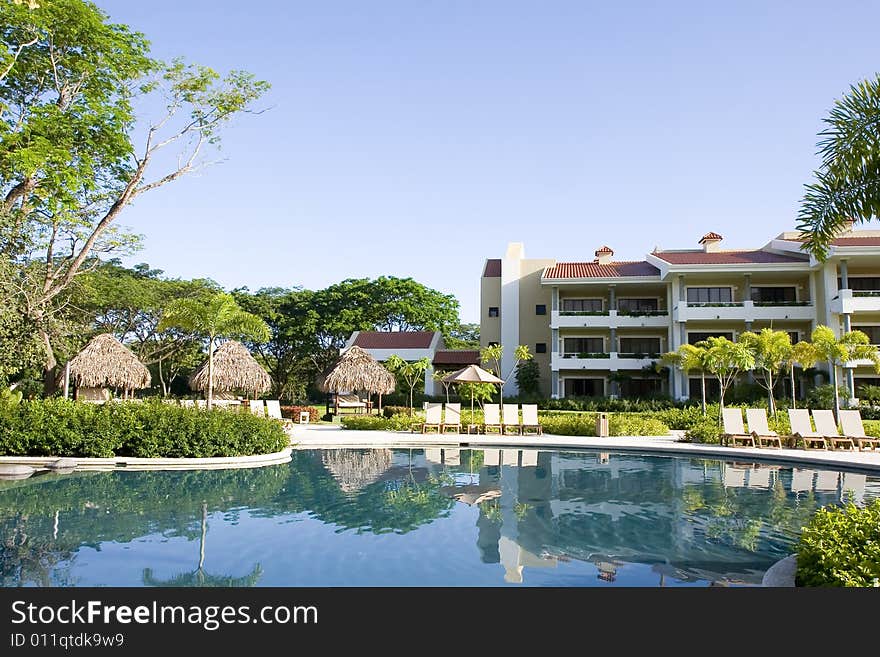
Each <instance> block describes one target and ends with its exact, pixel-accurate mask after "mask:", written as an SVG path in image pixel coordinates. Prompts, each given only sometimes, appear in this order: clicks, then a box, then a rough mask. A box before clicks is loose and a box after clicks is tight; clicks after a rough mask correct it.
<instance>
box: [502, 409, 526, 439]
mask: <svg viewBox="0 0 880 657" xmlns="http://www.w3.org/2000/svg"><path fill="white" fill-rule="evenodd" d="M501 424H502V425H503V427H504V435H507V434H509V433H510V432H511V430H513V432H514V434H515V435H517V436H519V435H521V434H522V425H521V424H520V423H519V404H504V409H503V417H502V420H501Z"/></svg>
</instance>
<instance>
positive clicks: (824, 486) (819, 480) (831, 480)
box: [816, 470, 840, 493]
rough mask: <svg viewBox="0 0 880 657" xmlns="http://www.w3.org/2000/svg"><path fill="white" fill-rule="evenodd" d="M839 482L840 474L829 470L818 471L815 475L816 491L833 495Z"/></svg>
mask: <svg viewBox="0 0 880 657" xmlns="http://www.w3.org/2000/svg"><path fill="white" fill-rule="evenodd" d="M839 482H840V473H839V472H832V471H831V470H819V472H817V473H816V490H817V491H826V492H829V493H833V492H836V491H837V486H838V484H839Z"/></svg>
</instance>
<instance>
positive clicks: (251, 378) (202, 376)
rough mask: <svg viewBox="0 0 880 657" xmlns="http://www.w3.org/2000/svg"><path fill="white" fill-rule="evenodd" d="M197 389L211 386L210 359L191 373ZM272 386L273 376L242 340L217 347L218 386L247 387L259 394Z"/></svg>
mask: <svg viewBox="0 0 880 657" xmlns="http://www.w3.org/2000/svg"><path fill="white" fill-rule="evenodd" d="M189 387H190V388H192V389H193V390H203V391H204V390H207V389H208V363H207V361H206V362H205V363H203V364H202V366H201V367H199V369H197V370H196V371H195V372H193V373H192V375H191V376H190V377H189ZM271 387H272V377H270V376H269V373H268V372H266V370H264V369H263V368H262V366H261V365H260V364H259V363H258V362H257V361H256V359H255V358H254V357H253V356H251V352H249V351H248V350H247V347H245V346H244V345H243V344H242V343H241V342H236V341H235V340H229V341H228V342H224V343H223V344H221V345H220V346H219V347H217V349H216V350H215V351H214V390H219V391H231V390H243V391H245V392H248V393H251V392H252V393H253V394H254V397H257V396H258V395H260V394H261V393H264V392H266V391H268V390H269V389H270V388H271Z"/></svg>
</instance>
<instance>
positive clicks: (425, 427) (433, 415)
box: [421, 403, 443, 433]
mask: <svg viewBox="0 0 880 657" xmlns="http://www.w3.org/2000/svg"><path fill="white" fill-rule="evenodd" d="M442 415H443V404H435V403H429V404H428V405H427V406H426V407H425V421H424V422H422V423H421V431H422V433H428V431H429V430H430V429H436V430H437V433H440V426H441V417H442Z"/></svg>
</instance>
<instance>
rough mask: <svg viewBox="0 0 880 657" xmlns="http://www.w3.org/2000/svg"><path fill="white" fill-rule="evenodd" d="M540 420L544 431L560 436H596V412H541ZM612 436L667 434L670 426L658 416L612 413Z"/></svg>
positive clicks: (610, 428) (609, 419)
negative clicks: (657, 417)
mask: <svg viewBox="0 0 880 657" xmlns="http://www.w3.org/2000/svg"><path fill="white" fill-rule="evenodd" d="M538 421H539V422H540V423H541V426H542V427H543V428H544V433H548V434H555V435H559V436H595V435H596V414H595V413H541V414H539V416H538ZM608 433H609V434H610V435H612V436H665V435H667V434H668V433H669V427H667V426H666V425H665V424H663V422H661V421H660V420H658V419H656V418H652V417H646V416H644V415H638V414H626V413H612V414H611V415H610V416H609V418H608Z"/></svg>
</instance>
